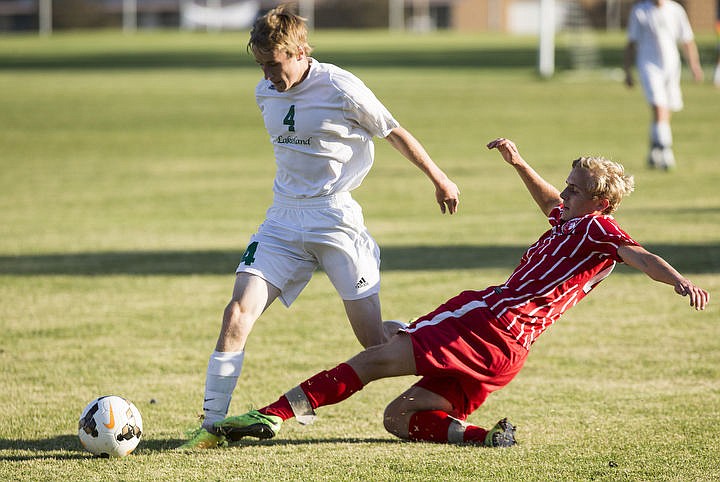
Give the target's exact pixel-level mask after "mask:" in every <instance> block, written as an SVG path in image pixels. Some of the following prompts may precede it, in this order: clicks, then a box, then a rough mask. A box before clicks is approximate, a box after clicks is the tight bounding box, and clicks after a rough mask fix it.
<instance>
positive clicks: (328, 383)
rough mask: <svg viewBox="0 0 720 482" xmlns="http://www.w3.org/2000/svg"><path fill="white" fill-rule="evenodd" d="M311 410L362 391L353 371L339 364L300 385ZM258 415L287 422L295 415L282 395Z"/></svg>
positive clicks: (347, 366)
mask: <svg viewBox="0 0 720 482" xmlns="http://www.w3.org/2000/svg"><path fill="white" fill-rule="evenodd" d="M300 388H301V389H302V391H303V392H305V396H306V397H307V399H308V400H309V401H310V405H311V406H312V408H313V409H315V408H318V407H323V406H325V405H332V404H335V403H338V402H342V401H343V400H345V399H346V398H348V397H350V396H351V395H352V394H354V393H355V392H358V391H360V390H362V388H363V383H362V382H361V381H360V378H358V375H357V373H355V370H353V369H352V367H351V366H350V365H348V364H347V363H341V364H340V365H338V366H336V367H335V368H333V369H332V370H328V371H322V372H320V373H318V374H316V375H315V376H313V377H311V378H309V379H307V380H305V381H304V382H302V383H301V384H300ZM259 412H260V413H264V414H266V415H275V416H277V417H280V418H282V419H283V420H287V419H289V418H293V417H294V416H295V414H294V413H293V411H292V408H291V407H290V402H288V400H287V398H285V396H284V395H283V396H282V397H280V398H279V399H278V400H277V401H276V402H275V403H273V404H271V405H268V406H267V407H264V408H261V409H260V410H259Z"/></svg>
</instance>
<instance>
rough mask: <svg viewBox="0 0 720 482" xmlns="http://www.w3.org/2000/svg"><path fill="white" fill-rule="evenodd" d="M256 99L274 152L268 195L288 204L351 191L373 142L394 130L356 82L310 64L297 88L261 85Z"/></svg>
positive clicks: (364, 167)
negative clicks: (274, 165) (273, 172)
mask: <svg viewBox="0 0 720 482" xmlns="http://www.w3.org/2000/svg"><path fill="white" fill-rule="evenodd" d="M255 95H256V100H257V104H258V107H260V111H261V112H262V115H263V119H264V121H265V128H266V129H267V131H268V133H269V134H270V142H271V143H272V145H273V148H274V150H275V161H276V163H277V173H276V175H275V182H274V186H273V190H274V192H275V193H277V194H280V195H282V196H285V197H289V198H308V197H318V196H326V195H331V194H335V193H339V192H344V191H351V190H353V189H355V188H356V187H358V186H359V185H360V183H361V182H362V180H363V179H364V178H365V176H366V175H367V173H368V171H369V170H370V167H371V166H372V163H373V159H374V156H375V146H374V144H373V140H372V139H373V137H374V136H377V137H386V136H387V135H388V134H390V131H391V130H392V129H394V128H395V127H398V126H399V124H398V122H397V121H396V120H395V119H394V118H393V116H392V115H391V114H390V112H388V110H387V109H386V108H385V106H383V104H382V103H380V101H379V100H378V99H377V98H376V97H375V95H374V94H373V93H372V92H371V91H370V89H368V88H367V87H366V86H365V84H363V82H362V81H361V80H360V79H358V78H357V77H355V76H354V75H353V74H351V73H350V72H347V71H345V70H343V69H341V68H339V67H337V66H335V65H332V64H326V63H320V62H318V61H316V60H314V59H310V70H309V72H308V75H307V77H306V78H305V79H304V80H303V81H302V82H300V83H299V84H298V85H296V86H294V87H292V88H291V89H289V90H287V91H285V92H278V91H277V90H275V87H274V86H273V85H272V83H271V82H270V81H269V80H265V79H263V80H261V81H260V82H259V83H258V85H257V88H256V89H255Z"/></svg>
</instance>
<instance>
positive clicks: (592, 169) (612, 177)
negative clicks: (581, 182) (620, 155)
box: [572, 157, 635, 214]
mask: <svg viewBox="0 0 720 482" xmlns="http://www.w3.org/2000/svg"><path fill="white" fill-rule="evenodd" d="M572 167H573V168H576V167H577V168H581V169H585V170H586V171H588V173H589V174H590V180H589V181H588V184H589V185H588V186H584V188H585V190H586V191H587V192H588V194H590V195H591V196H592V197H593V199H607V200H608V207H607V208H605V210H604V211H603V214H612V213H613V212H615V210H616V209H617V208H618V206H619V205H620V201H622V199H623V197H624V196H627V195H629V194H630V193H631V192H633V190H634V189H635V180H634V179H633V177H632V176H629V175H626V174H625V168H624V167H623V166H622V164H618V163H617V162H613V161H610V160H608V159H605V158H604V157H580V158H578V159H575V160H574V161H573V163H572Z"/></svg>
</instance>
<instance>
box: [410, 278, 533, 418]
mask: <svg viewBox="0 0 720 482" xmlns="http://www.w3.org/2000/svg"><path fill="white" fill-rule="evenodd" d="M406 331H407V332H408V333H409V334H410V337H411V339H412V343H413V351H414V355H415V364H416V368H417V374H418V375H420V376H422V377H423V378H422V379H420V381H418V382H417V383H416V384H415V386H418V387H422V388H424V389H426V390H430V391H431V392H433V393H436V394H438V395H440V396H442V397H444V398H445V399H447V400H448V401H449V402H450V403H452V405H453V407H454V409H455V412H454V413H451V414H450V415H452V416H453V417H455V418H458V419H460V420H465V419H466V418H467V417H468V415H470V414H471V413H472V412H474V411H475V410H476V409H477V408H478V407H480V405H482V404H483V402H484V401H485V399H486V398H487V397H488V395H489V394H490V393H492V392H494V391H495V390H498V389H500V388H502V387H504V386H505V385H507V384H508V383H510V380H512V379H513V378H514V377H515V375H517V374H518V372H519V371H520V369H521V368H522V366H523V364H524V363H525V360H526V358H527V356H528V351H527V350H526V349H525V348H523V346H522V345H520V344H519V343H518V342H517V341H516V340H515V339H514V338H513V337H512V335H511V334H510V333H509V332H508V331H507V329H505V328H504V327H503V326H502V325H501V323H500V322H499V321H498V320H497V319H496V318H495V316H494V315H493V314H492V313H491V312H490V310H488V308H487V305H485V303H484V302H483V301H482V300H480V299H478V298H477V292H475V291H464V292H462V293H460V294H459V295H457V296H456V297H454V298H452V299H450V300H449V301H447V302H446V303H445V304H443V305H441V306H440V307H439V308H437V309H436V310H435V311H433V312H431V313H429V314H427V315H425V316H423V317H421V318H419V319H417V320H416V321H415V322H413V323H412V324H411V325H410V326H409V327H408V328H407V329H406Z"/></svg>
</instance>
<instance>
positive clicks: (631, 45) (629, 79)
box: [623, 42, 637, 87]
mask: <svg viewBox="0 0 720 482" xmlns="http://www.w3.org/2000/svg"><path fill="white" fill-rule="evenodd" d="M636 53H637V47H636V45H635V42H628V44H627V45H626V46H625V58H624V62H623V69H624V70H625V85H627V86H628V87H632V86H634V85H635V80H634V79H633V74H632V67H633V64H635V55H636Z"/></svg>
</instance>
